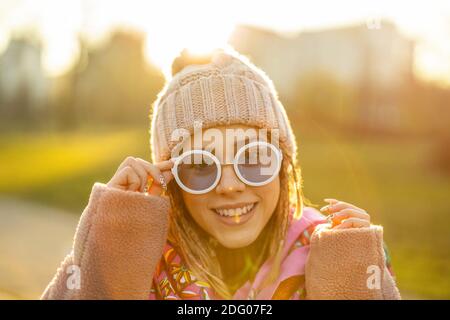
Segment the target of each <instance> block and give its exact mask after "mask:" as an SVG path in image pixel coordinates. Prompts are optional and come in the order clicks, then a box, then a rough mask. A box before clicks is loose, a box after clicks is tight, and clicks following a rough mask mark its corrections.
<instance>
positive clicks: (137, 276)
mask: <svg viewBox="0 0 450 320" xmlns="http://www.w3.org/2000/svg"><path fill="white" fill-rule="evenodd" d="M169 209H170V203H169V200H168V199H167V198H165V197H157V196H152V195H145V194H142V193H137V192H131V191H122V190H119V189H114V188H109V187H107V186H106V185H104V184H101V183H96V184H95V185H94V187H93V189H92V192H91V196H90V199H89V203H88V205H87V207H86V208H85V210H84V211H83V214H82V215H81V218H80V222H79V224H78V227H77V230H76V233H75V238H74V244H73V248H72V251H71V253H70V254H69V255H68V256H67V257H66V258H65V259H64V261H63V262H62V264H61V266H60V267H59V268H58V270H57V272H56V274H55V276H54V278H53V279H52V281H51V282H50V283H49V285H48V286H47V288H46V289H45V291H44V293H43V295H42V297H41V299H148V298H149V293H150V290H151V286H152V280H153V273H154V271H155V269H156V266H157V264H158V263H159V261H160V259H161V255H162V253H163V248H164V246H165V244H166V240H167V230H168V212H169ZM319 230H320V231H319ZM319 230H318V231H317V232H314V233H313V234H312V236H311V239H310V250H309V254H308V258H307V262H306V266H305V289H306V294H307V296H306V298H307V299H400V293H399V291H398V289H397V287H396V284H395V281H394V280H393V278H392V276H391V274H390V273H389V272H388V270H387V269H386V263H385V259H386V258H385V255H384V250H383V229H382V227H380V226H375V225H372V226H370V227H368V228H358V229H346V230H330V229H319ZM71 266H76V267H77V268H76V272H75V273H73V272H74V270H75V269H73V268H71ZM77 272H79V274H78V275H79V277H78V275H76V273H77ZM372 272H373V274H372ZM377 272H378V273H379V275H380V278H381V280H380V281H379V283H378V284H377V281H376V280H375V281H372V280H373V279H372V278H371V276H372V277H373V276H376V273H377ZM74 275H75V276H77V279H78V280H77V281H79V282H78V285H75V286H74V285H71V284H70V283H71V281H73V277H74ZM371 279H372V280H371Z"/></svg>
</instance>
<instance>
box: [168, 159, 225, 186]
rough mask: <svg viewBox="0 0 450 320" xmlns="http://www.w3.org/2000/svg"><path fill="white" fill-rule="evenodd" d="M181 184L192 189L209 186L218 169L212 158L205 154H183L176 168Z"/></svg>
mask: <svg viewBox="0 0 450 320" xmlns="http://www.w3.org/2000/svg"><path fill="white" fill-rule="evenodd" d="M177 174H178V177H179V179H180V181H181V183H182V184H184V185H185V186H186V187H187V188H189V189H191V190H194V191H203V190H207V189H208V188H210V187H211V186H212V185H213V184H214V182H215V181H216V179H217V175H218V174H219V170H218V168H217V164H216V163H215V162H214V160H213V159H212V158H211V157H210V156H208V155H206V154H190V155H187V156H185V157H184V158H183V159H182V160H181V162H180V164H179V165H178V168H177Z"/></svg>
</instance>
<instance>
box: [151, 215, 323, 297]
mask: <svg viewBox="0 0 450 320" xmlns="http://www.w3.org/2000/svg"><path fill="white" fill-rule="evenodd" d="M293 211H294V209H292V210H291V212H290V215H289V229H288V232H287V235H286V239H285V243H284V248H283V252H282V263H281V268H280V274H279V276H278V278H277V279H276V280H275V281H274V282H272V283H271V284H269V285H266V286H263V282H264V279H266V277H267V276H268V274H269V272H270V270H271V262H270V261H269V260H266V262H264V263H263V265H262V266H261V268H260V269H259V270H258V272H257V273H256V276H255V278H254V280H253V281H252V282H250V281H247V282H246V283H244V285H243V286H241V287H240V288H239V289H238V290H237V291H236V292H235V294H234V295H233V299H234V300H253V299H258V300H259V299H260V300H268V299H293V300H298V299H304V298H305V295H306V293H305V290H304V284H305V263H306V258H307V256H308V253H309V239H310V235H311V234H312V232H313V231H314V229H315V227H316V226H317V225H318V224H321V223H324V222H326V220H325V218H324V216H323V215H322V214H321V213H320V212H318V211H317V210H315V209H313V208H309V207H306V208H304V209H303V214H302V216H301V218H300V219H299V220H297V219H294V218H293ZM149 299H150V300H155V299H157V300H183V299H187V300H210V299H218V297H217V295H216V294H215V293H214V290H213V288H212V287H211V286H210V285H209V284H208V283H207V282H204V281H201V280H200V279H197V278H196V277H195V275H194V274H192V272H191V271H190V270H189V269H188V268H187V266H186V264H185V263H184V261H183V259H182V257H181V256H180V255H179V254H178V253H177V252H176V250H175V248H174V247H173V246H172V245H170V244H169V243H167V244H166V245H165V248H164V252H163V255H162V257H161V260H160V262H159V264H158V265H157V267H156V271H155V273H154V276H153V285H152V289H151V291H150V296H149Z"/></svg>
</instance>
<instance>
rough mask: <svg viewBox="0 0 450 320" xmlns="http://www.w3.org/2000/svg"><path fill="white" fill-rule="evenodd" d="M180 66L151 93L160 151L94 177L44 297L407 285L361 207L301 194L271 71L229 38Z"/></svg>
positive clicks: (389, 293)
mask: <svg viewBox="0 0 450 320" xmlns="http://www.w3.org/2000/svg"><path fill="white" fill-rule="evenodd" d="M172 69H173V74H174V76H173V78H172V79H171V80H170V81H168V82H167V84H166V86H165V88H164V89H163V90H162V92H161V93H160V95H159V97H158V99H157V101H156V102H155V104H154V107H153V113H152V125H151V149H152V157H153V162H152V163H150V162H147V161H146V160H143V159H139V158H134V157H128V158H126V159H125V161H123V163H122V164H121V165H120V166H119V168H118V169H117V172H116V173H115V175H114V176H113V178H112V179H111V180H110V181H109V182H108V183H107V184H106V185H105V184H101V183H96V184H95V185H94V187H93V190H92V193H91V196H90V199H89V204H88V206H87V207H86V209H85V210H84V212H83V214H82V216H81V219H80V222H79V225H78V228H77V231H76V234H75V238H74V245H73V250H72V251H71V253H70V254H69V255H68V256H67V257H66V259H65V260H64V261H63V263H62V265H61V267H60V268H59V269H58V271H57V273H56V275H55V277H54V279H53V280H52V281H51V283H50V284H49V285H48V287H47V289H46V290H45V292H44V293H43V296H42V298H43V299H399V298H400V295H399V292H398V289H397V287H396V285H395V282H394V280H393V277H392V275H391V273H390V270H389V267H388V265H387V263H386V260H387V259H386V255H385V251H384V249H383V230H382V227H380V226H375V225H372V224H371V223H370V216H369V214H368V213H367V212H366V211H365V210H363V209H360V208H358V207H356V206H354V205H352V204H349V203H346V202H343V201H338V200H335V199H327V200H326V201H327V202H328V205H327V206H325V207H324V208H322V209H321V211H322V213H323V214H322V213H321V212H319V211H317V210H315V209H313V208H309V207H306V206H303V199H302V196H301V194H302V192H301V183H300V175H299V170H298V169H297V159H296V153H297V149H296V142H295V137H294V135H293V133H292V129H291V126H290V122H289V120H288V118H287V116H286V113H285V110H284V108H283V106H282V104H281V103H280V101H279V99H278V97H277V93H276V91H275V89H274V87H273V84H272V82H271V80H270V79H269V78H268V77H267V76H266V75H265V74H264V73H263V72H262V71H261V70H259V69H258V68H256V67H255V66H254V65H253V64H251V63H250V62H249V61H248V60H247V59H246V58H244V57H243V56H241V55H239V54H238V53H236V52H234V51H232V50H228V49H226V50H223V49H220V50H216V51H214V52H213V53H212V54H211V55H209V56H208V57H203V58H201V59H197V60H196V59H195V58H193V57H189V55H188V54H187V53H186V52H185V53H183V54H182V55H181V56H180V57H178V58H177V59H176V60H175V61H174V64H173V68H172ZM253 133H257V134H253ZM325 214H326V215H325Z"/></svg>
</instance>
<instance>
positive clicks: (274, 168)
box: [171, 141, 283, 194]
mask: <svg viewBox="0 0 450 320" xmlns="http://www.w3.org/2000/svg"><path fill="white" fill-rule="evenodd" d="M282 159H283V153H282V152H281V151H280V149H278V148H277V147H275V146H274V145H273V144H271V143H268V142H265V141H254V142H251V143H249V144H246V145H244V146H243V147H242V148H240V149H239V150H238V152H237V153H236V155H235V157H234V160H233V162H232V164H233V168H234V172H235V173H236V175H237V176H238V178H239V179H240V180H241V181H242V182H244V183H245V184H247V185H249V186H263V185H266V184H268V183H270V182H271V181H272V180H273V179H275V178H276V176H277V175H278V173H279V171H280V168H281V162H282ZM172 161H174V165H173V167H172V169H171V170H172V173H173V176H174V177H175V181H176V182H177V183H178V185H179V186H180V187H181V188H182V189H183V190H185V191H186V192H189V193H193V194H203V193H207V192H209V191H211V190H213V189H214V188H215V187H216V186H217V184H218V183H219V181H220V178H221V176H222V164H221V163H220V161H219V159H218V158H217V157H216V156H215V155H214V154H212V153H211V152H209V151H206V150H189V151H186V152H184V153H183V154H181V155H180V156H178V157H176V158H174V159H172Z"/></svg>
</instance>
